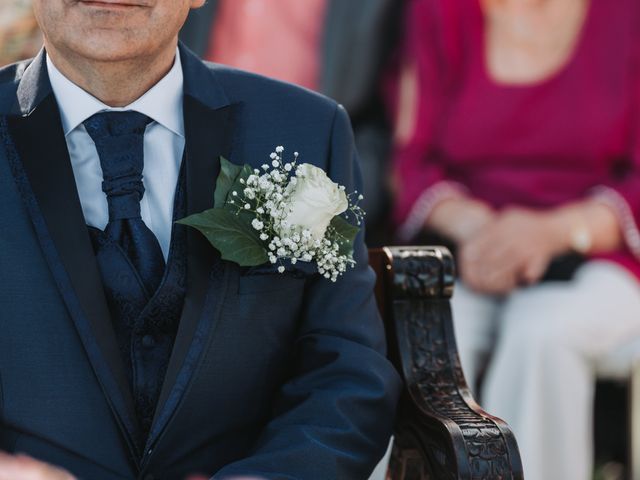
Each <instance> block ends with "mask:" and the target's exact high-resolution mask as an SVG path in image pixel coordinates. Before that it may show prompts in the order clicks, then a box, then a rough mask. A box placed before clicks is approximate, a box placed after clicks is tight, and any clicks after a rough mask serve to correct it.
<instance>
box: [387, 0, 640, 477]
mask: <svg viewBox="0 0 640 480" xmlns="http://www.w3.org/2000/svg"><path fill="white" fill-rule="evenodd" d="M407 22H408V28H407V39H406V45H405V51H404V55H403V68H402V74H401V75H400V82H399V84H400V87H401V88H400V89H399V91H400V95H399V99H398V125H397V148H396V155H395V180H396V187H397V208H396V217H397V220H398V224H399V232H400V235H401V237H402V239H403V241H404V242H407V241H411V240H415V238H416V237H418V236H419V235H421V234H424V233H425V232H426V231H430V232H436V233H437V234H439V235H441V236H443V237H446V238H448V239H449V240H450V241H451V243H452V244H453V245H454V247H455V249H456V251H457V254H456V255H457V261H458V266H459V271H460V277H461V282H460V283H461V284H460V286H459V288H458V289H457V290H456V293H455V295H454V298H453V309H454V318H455V322H456V334H457V338H458V346H459V349H460V351H461V358H462V365H463V368H464V371H465V376H466V377H467V380H468V383H469V384H470V385H474V384H475V381H476V375H477V373H478V371H479V370H480V369H481V368H484V372H485V374H484V381H483V382H482V383H483V385H482V391H481V393H482V394H481V399H482V400H481V403H482V404H483V405H484V406H485V407H486V408H487V410H488V411H490V412H492V413H495V414H496V415H498V416H500V417H502V418H504V419H505V420H506V421H507V422H509V423H510V424H511V425H512V427H513V429H514V430H515V433H516V436H517V438H518V442H519V446H520V450H521V453H522V459H523V464H524V471H525V476H526V478H527V479H528V480H556V479H557V480H587V479H590V478H591V469H592V467H593V465H592V464H593V461H592V456H593V455H592V442H593V440H592V430H591V425H592V407H593V395H594V385H595V373H594V364H595V363H596V362H597V361H598V359H599V358H602V357H603V356H606V355H607V354H608V353H609V352H611V351H612V350H613V349H615V348H617V347H619V346H620V345H622V344H623V343H625V342H628V341H629V340H630V339H633V338H637V337H638V336H640V283H639V279H640V233H639V231H638V221H639V220H640V2H638V0H616V1H614V2H612V1H610V0H545V1H525V0H411V2H410V4H409V10H408V14H407ZM487 358H488V360H487V362H488V363H487V362H483V359H487Z"/></svg>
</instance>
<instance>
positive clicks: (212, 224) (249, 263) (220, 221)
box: [177, 208, 269, 267]
mask: <svg viewBox="0 0 640 480" xmlns="http://www.w3.org/2000/svg"><path fill="white" fill-rule="evenodd" d="M177 223H181V224H183V225H188V226H190V227H193V228H195V229H197V230H198V231H200V232H201V233H202V234H203V235H204V236H205V237H206V238H207V240H209V243H211V245H213V246H214V247H215V248H216V249H217V250H218V251H219V252H220V254H221V256H222V258H223V259H224V260H229V261H231V262H235V263H237V264H238V265H240V266H241V267H254V266H256V265H261V264H263V263H266V262H268V261H269V256H268V255H267V251H266V249H265V247H264V245H263V243H262V241H261V240H260V238H259V236H258V234H257V233H256V231H255V230H254V229H253V228H252V227H251V225H248V224H247V223H246V222H243V221H242V219H240V218H239V217H238V216H237V215H236V214H235V213H233V212H231V211H229V210H226V209H222V208H212V209H210V210H206V211H204V212H202V213H196V214H194V215H191V216H189V217H187V218H183V219H181V220H178V222H177Z"/></svg>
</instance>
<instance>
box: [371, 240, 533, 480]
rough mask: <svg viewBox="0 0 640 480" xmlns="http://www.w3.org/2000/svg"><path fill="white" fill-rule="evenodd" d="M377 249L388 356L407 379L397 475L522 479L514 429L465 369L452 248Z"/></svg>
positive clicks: (397, 446) (396, 449)
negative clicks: (457, 333) (481, 397)
mask: <svg viewBox="0 0 640 480" xmlns="http://www.w3.org/2000/svg"><path fill="white" fill-rule="evenodd" d="M371 254H372V256H371V260H372V266H374V268H375V269H376V270H377V271H378V274H379V283H378V290H377V297H378V300H379V305H380V307H381V312H382V314H383V317H384V319H385V328H386V331H387V340H388V344H389V358H390V359H391V360H392V361H393V362H394V364H395V365H396V368H397V369H398V371H399V372H400V373H401V375H402V376H403V379H404V382H405V390H404V392H403V395H402V398H401V401H400V406H399V409H398V417H397V421H396V429H395V447H394V452H393V454H392V461H391V465H390V478H392V479H393V480H400V479H414V478H415V479H425V480H426V479H437V480H445V479H469V480H471V479H473V480H485V479H487V480H488V479H501V480H507V479H522V478H523V474H522V465H521V462H520V455H519V452H518V447H517V444H516V440H515V437H514V435H513V433H512V431H511V430H510V428H509V426H508V425H507V424H506V423H505V422H504V421H502V420H500V419H498V418H496V417H494V416H491V415H489V414H488V413H486V412H485V411H484V410H482V409H481V408H480V407H479V406H478V404H477V403H476V402H475V401H474V399H473V397H472V395H471V393H470V391H469V389H468V387H467V385H466V382H465V379H464V376H463V374H462V369H461V367H460V360H459V358H458V352H457V348H456V342H455V337H454V331H453V321H452V315H451V308H450V304H449V299H450V298H451V295H452V294H453V287H454V281H455V270H454V262H453V258H452V256H451V254H450V253H449V251H448V250H447V249H446V248H444V247H390V248H384V249H382V250H379V251H372V252H371ZM380 277H383V278H380Z"/></svg>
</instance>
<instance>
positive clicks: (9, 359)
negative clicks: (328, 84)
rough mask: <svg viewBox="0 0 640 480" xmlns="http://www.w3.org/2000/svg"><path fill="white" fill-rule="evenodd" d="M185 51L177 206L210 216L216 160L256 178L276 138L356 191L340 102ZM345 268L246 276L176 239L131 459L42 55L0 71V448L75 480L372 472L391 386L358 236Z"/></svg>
mask: <svg viewBox="0 0 640 480" xmlns="http://www.w3.org/2000/svg"><path fill="white" fill-rule="evenodd" d="M181 49H182V50H181V51H182V58H183V69H184V76H185V91H184V111H185V128H186V153H185V162H186V178H187V194H186V196H187V209H188V211H189V213H194V212H200V211H202V210H205V209H207V208H211V207H212V204H213V198H214V195H213V193H214V186H215V181H216V176H217V174H218V172H219V168H220V163H219V157H220V156H224V157H226V158H228V159H230V160H231V161H233V162H235V163H237V164H242V163H248V164H251V165H254V166H256V167H258V166H259V165H261V164H262V163H264V161H265V159H267V158H268V155H269V153H270V152H271V151H272V150H273V148H274V147H275V146H276V145H283V146H285V148H286V149H287V151H288V152H294V151H299V152H300V154H301V157H300V159H301V161H302V162H308V163H313V164H315V165H318V166H319V167H321V168H323V169H326V171H327V172H328V173H329V175H330V176H331V177H332V178H333V179H334V180H335V181H337V182H339V183H341V184H343V185H346V187H347V190H349V191H352V190H356V189H359V187H360V176H359V172H358V166H357V161H356V152H355V150H354V146H353V138H352V133H351V128H350V125H349V120H348V117H347V115H346V113H345V111H344V109H343V108H342V107H340V106H339V105H337V104H335V103H334V102H332V101H330V100H328V99H326V98H324V97H322V96H320V95H316V94H313V93H310V92H308V91H305V90H303V89H300V88H296V87H293V86H290V85H286V84H283V83H279V82H275V81H272V80H268V79H265V78H261V77H258V76H255V75H251V74H247V73H243V72H239V71H235V70H231V69H227V68H224V67H221V66H215V65H209V64H205V63H202V62H201V61H200V60H198V59H197V58H196V57H195V56H194V55H193V54H192V53H190V52H189V51H188V50H187V49H185V48H183V47H181ZM355 259H356V261H357V266H356V268H355V269H353V270H350V271H349V272H348V273H347V274H346V275H345V276H344V277H343V278H342V279H341V280H339V281H338V283H337V284H333V283H331V282H329V281H327V280H324V279H322V278H319V277H318V276H317V275H314V274H312V272H311V271H310V270H309V269H307V268H301V269H299V270H294V271H292V272H290V273H287V274H283V275H281V274H278V273H276V272H275V271H274V270H273V269H272V268H270V267H264V268H254V269H250V270H246V269H241V268H240V267H238V266H237V265H236V264H233V263H230V262H226V261H222V260H221V259H220V257H219V254H218V253H217V252H216V250H215V249H213V248H212V247H211V246H210V245H209V244H208V243H207V241H206V240H205V239H204V237H202V236H201V235H200V234H199V233H198V232H196V231H195V230H192V231H190V232H189V238H188V277H187V284H188V292H187V296H186V300H185V307H184V311H183V314H182V317H181V322H180V326H179V331H178V335H177V338H176V342H175V346H174V350H173V353H172V356H171V360H170V364H169V367H168V371H167V374H166V378H165V381H164V384H163V388H162V392H161V395H160V400H159V403H158V408H157V410H156V415H155V418H154V422H153V426H152V430H151V433H150V435H149V438H148V440H147V443H146V446H145V448H144V450H142V451H140V450H139V447H137V446H136V444H135V442H134V441H133V439H134V438H135V437H136V433H137V432H136V429H137V426H136V422H135V419H134V417H133V415H134V414H133V402H132V399H131V392H130V388H129V386H128V385H127V381H126V375H125V373H124V367H123V364H122V361H121V359H120V357H119V352H118V348H117V344H116V341H115V336H114V332H113V329H112V327H111V322H110V318H109V312H108V309H107V305H106V301H105V298H104V293H103V288H102V284H101V280H100V276H99V274H98V270H97V266H96V261H95V258H94V255H93V252H92V249H91V244H90V241H89V236H88V234H87V229H86V226H85V222H84V218H83V214H82V210H81V207H80V203H79V200H78V195H77V191H76V187H75V182H74V178H73V173H72V170H71V166H70V162H69V155H68V151H67V148H66V143H65V139H64V136H63V132H62V127H61V123H60V117H59V111H58V107H57V104H56V101H55V97H54V96H53V94H52V91H51V86H50V83H49V80H48V75H47V70H46V62H45V61H44V55H43V54H42V53H41V54H40V55H39V56H38V57H36V58H35V59H34V60H33V61H31V62H25V63H22V64H18V65H15V66H10V67H7V68H5V69H3V70H0V449H2V450H6V451H9V452H15V451H20V452H26V453H28V454H31V455H33V456H35V457H37V458H39V459H42V460H45V461H47V462H51V463H53V464H57V465H61V466H63V467H65V468H67V469H69V470H70V471H71V472H72V473H74V474H75V475H77V476H79V477H80V478H84V479H88V480H102V479H109V480H111V479H132V478H141V479H142V478H149V479H152V478H159V479H182V478H184V476H185V475H187V474H191V473H195V472H201V473H204V474H207V475H209V476H214V478H216V479H217V478H220V479H222V478H226V477H227V476H231V475H235V474H253V475H257V476H262V477H265V478H269V479H271V478H274V479H275V478H277V479H285V478H286V479H294V478H295V479H319V480H320V479H321V480H329V479H361V478H366V477H367V475H368V474H369V472H370V470H371V469H372V468H373V466H374V465H375V462H376V460H377V458H378V457H379V456H380V455H381V454H382V453H383V451H384V449H385V446H386V443H387V440H388V437H389V435H390V433H391V428H392V424H393V419H394V412H395V407H396V401H397V394H398V391H399V378H398V376H397V375H396V372H395V371H394V369H393V367H392V365H391V364H390V363H389V362H388V361H387V359H386V358H385V345H384V334H383V328H382V324H381V321H380V319H379V315H378V312H377V310H376V307H375V302H374V298H373V296H372V288H373V284H374V275H373V273H372V271H371V270H370V269H369V268H368V266H367V252H366V249H365V245H364V243H363V241H362V234H360V236H359V237H358V240H357V242H356V248H355Z"/></svg>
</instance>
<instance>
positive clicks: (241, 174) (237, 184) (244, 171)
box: [216, 165, 253, 211]
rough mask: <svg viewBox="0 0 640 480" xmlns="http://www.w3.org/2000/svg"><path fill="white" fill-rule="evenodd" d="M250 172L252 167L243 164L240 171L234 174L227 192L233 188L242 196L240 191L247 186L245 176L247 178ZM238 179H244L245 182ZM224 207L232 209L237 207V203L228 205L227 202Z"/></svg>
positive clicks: (251, 172)
mask: <svg viewBox="0 0 640 480" xmlns="http://www.w3.org/2000/svg"><path fill="white" fill-rule="evenodd" d="M251 174H253V169H252V168H251V167H250V166H249V165H245V166H243V167H241V168H240V171H239V172H238V175H237V176H236V178H235V180H234V181H233V184H232V185H231V189H230V191H229V193H231V192H233V191H234V190H235V191H236V192H238V196H239V197H240V196H242V192H244V189H245V188H247V186H246V182H247V178H249V176H250V175H251ZM240 180H244V181H245V183H244V184H242V183H240ZM249 203H252V202H249ZM226 207H227V208H229V209H230V210H234V211H235V210H237V209H238V205H235V206H233V205H229V203H227V204H226ZM216 208H217V207H216Z"/></svg>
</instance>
